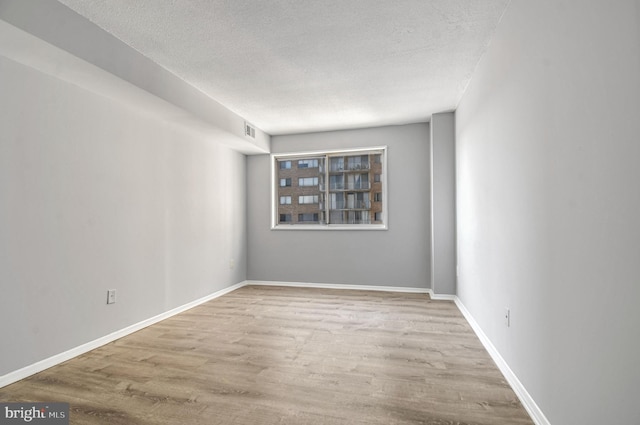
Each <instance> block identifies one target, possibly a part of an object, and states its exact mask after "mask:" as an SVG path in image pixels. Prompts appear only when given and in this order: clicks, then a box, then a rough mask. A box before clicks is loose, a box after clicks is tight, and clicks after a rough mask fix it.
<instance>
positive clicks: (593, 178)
mask: <svg viewBox="0 0 640 425" xmlns="http://www.w3.org/2000/svg"><path fill="white" fill-rule="evenodd" d="M639 76H640V4H639V3H638V1H636V0H619V1H615V2H607V1H602V0H598V1H596V0H585V1H582V0H581V1H578V0H541V1H533V2H532V1H521V0H518V1H513V2H511V5H510V6H509V8H508V10H507V12H506V14H505V15H504V17H503V19H502V22H501V24H500V25H499V27H498V30H497V33H496V35H495V38H494V39H493V41H492V43H491V45H490V47H489V48H488V50H487V52H486V53H485V55H484V57H483V59H482V61H481V62H480V64H479V66H478V68H477V70H476V72H475V74H474V77H473V80H472V82H471V84H470V85H469V87H468V89H467V91H466V93H465V95H464V97H463V99H462V101H461V103H460V105H459V108H458V110H457V113H456V139H457V147H456V149H457V180H458V193H457V205H458V206H457V215H458V251H459V258H458V261H459V267H460V275H459V279H458V295H459V297H460V299H461V300H462V302H463V303H464V305H465V306H466V307H467V308H468V310H469V311H470V312H471V314H472V315H473V316H474V317H475V319H476V320H477V321H478V323H479V325H480V326H481V327H482V329H483V330H484V332H485V333H486V334H487V335H488V337H489V338H490V339H491V341H492V342H493V344H494V345H495V346H496V347H497V349H498V350H499V351H500V353H501V354H502V356H503V357H504V358H505V359H506V361H507V363H508V364H509V365H510V367H511V369H512V370H513V371H514V372H515V374H516V375H517V376H518V378H519V379H520V380H521V382H522V383H523V384H524V386H525V387H526V388H527V390H528V391H529V393H530V394H531V395H532V396H533V398H534V399H535V401H536V402H537V403H538V405H539V406H540V407H541V408H542V410H543V411H544V413H545V414H546V416H547V418H548V419H549V420H550V422H551V423H552V424H554V425H590V424H592V425H596V424H604V423H608V424H638V423H640V408H638V388H640V367H639V365H638V359H640V309H639V308H638V300H640V284H639V282H640V261H639V259H640V225H639V224H638V217H640V189H639V182H640V165H639V164H640V142H639V140H640V136H639V135H640V120H639V119H638V117H639V115H640V78H639ZM505 307H510V308H511V312H512V325H511V327H510V328H507V327H506V326H505V325H504V321H503V312H504V310H503V309H504V308H505Z"/></svg>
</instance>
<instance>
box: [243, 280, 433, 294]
mask: <svg viewBox="0 0 640 425" xmlns="http://www.w3.org/2000/svg"><path fill="white" fill-rule="evenodd" d="M245 285H246V286H249V285H255V286H289V287H296V288H325V289H354V290H361V291H384V292H408V293H416V294H429V293H430V291H431V289H429V288H416V287H408V286H375V285H350V284H341V283H312V282H281V281H271V280H247V281H245Z"/></svg>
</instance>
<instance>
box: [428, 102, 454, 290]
mask: <svg viewBox="0 0 640 425" xmlns="http://www.w3.org/2000/svg"><path fill="white" fill-rule="evenodd" d="M455 131H456V129H455V116H454V114H453V112H444V113H440V114H433V115H432V116H431V234H432V236H433V237H432V239H431V267H432V270H431V284H432V285H433V292H434V293H436V294H449V295H454V294H455V293H456V149H455V142H456V140H455Z"/></svg>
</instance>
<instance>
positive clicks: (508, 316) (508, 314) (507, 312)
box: [504, 308, 511, 328]
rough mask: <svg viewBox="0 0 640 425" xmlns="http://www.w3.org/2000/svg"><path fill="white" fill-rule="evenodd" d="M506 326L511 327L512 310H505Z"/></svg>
mask: <svg viewBox="0 0 640 425" xmlns="http://www.w3.org/2000/svg"><path fill="white" fill-rule="evenodd" d="M504 324H505V325H506V326H507V327H508V328H509V327H511V309H509V308H505V309H504Z"/></svg>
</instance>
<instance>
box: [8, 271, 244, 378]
mask: <svg viewBox="0 0 640 425" xmlns="http://www.w3.org/2000/svg"><path fill="white" fill-rule="evenodd" d="M245 285H246V281H243V282H240V283H237V284H235V285H232V286H229V287H227V288H224V289H221V290H219V291H216V292H214V293H212V294H209V295H207V296H205V297H202V298H199V299H197V300H194V301H191V302H189V303H186V304H184V305H181V306H179V307H176V308H173V309H171V310H168V311H166V312H164V313H161V314H158V315H157V316H153V317H151V318H149V319H145V320H142V321H141V322H138V323H135V324H133V325H130V326H127V327H126V328H123V329H120V330H118V331H115V332H112V333H110V334H108V335H105V336H103V337H100V338H98V339H95V340H93V341H90V342H87V343H85V344H82V345H79V346H77V347H75V348H72V349H70V350H67V351H65V352H62V353H59V354H56V355H53V356H51V357H49V358H46V359H44V360H41V361H39V362H36V363H33V364H31V365H29V366H25V367H23V368H21V369H18V370H15V371H13V372H9V373H7V374H6V375H2V376H0V388H2V387H5V386H7V385H9V384H13V383H14V382H17V381H19V380H21V379H24V378H27V377H29V376H31V375H35V374H36V373H38V372H42V371H43V370H45V369H49V368H50V367H52V366H55V365H58V364H60V363H62V362H66V361H67V360H70V359H72V358H74V357H77V356H79V355H81V354H84V353H86V352H88V351H91V350H94V349H96V348H98V347H101V346H103V345H105V344H108V343H110V342H113V341H115V340H117V339H120V338H122V337H124V336H127V335H129V334H132V333H134V332H137V331H139V330H140V329H144V328H146V327H147V326H151V325H153V324H155V323H158V322H160V321H162V320H165V319H168V318H169V317H171V316H175V315H176V314H179V313H182V312H183V311H186V310H189V309H190V308H193V307H196V306H198V305H200V304H203V303H205V302H207V301H210V300H212V299H215V298H218V297H221V296H222V295H225V294H227V293H229V292H231V291H235V290H236V289H238V288H241V287H243V286H245Z"/></svg>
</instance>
